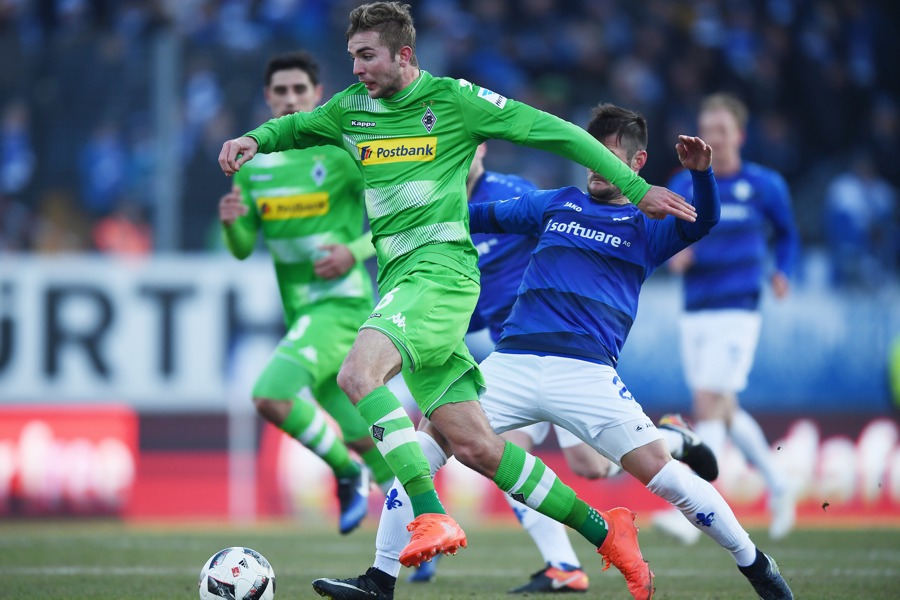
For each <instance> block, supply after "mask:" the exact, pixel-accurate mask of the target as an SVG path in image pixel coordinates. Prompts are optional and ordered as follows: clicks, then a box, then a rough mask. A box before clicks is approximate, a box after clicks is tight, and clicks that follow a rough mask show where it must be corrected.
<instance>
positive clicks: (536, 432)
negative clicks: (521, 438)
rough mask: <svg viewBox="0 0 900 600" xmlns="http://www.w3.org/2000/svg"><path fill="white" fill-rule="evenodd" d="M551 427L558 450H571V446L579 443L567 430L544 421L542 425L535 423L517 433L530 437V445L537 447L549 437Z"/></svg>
mask: <svg viewBox="0 0 900 600" xmlns="http://www.w3.org/2000/svg"><path fill="white" fill-rule="evenodd" d="M551 427H552V428H553V431H555V432H556V441H557V442H559V447H560V448H563V449H565V448H571V447H572V446H577V445H578V444H580V443H581V440H580V439H578V438H577V437H576V436H575V435H574V434H572V433H570V432H569V431H568V430H566V429H563V428H562V427H560V426H559V425H553V424H551V423H547V422H546V421H544V422H543V423H535V424H534V425H528V426H527V427H522V428H521V429H519V430H518V431H519V433H524V434H525V435H527V436H528V437H530V438H531V441H532V443H533V444H534V445H535V446H537V445H538V444H540V443H542V442H543V441H544V440H546V439H547V435H549V433H550V428H551Z"/></svg>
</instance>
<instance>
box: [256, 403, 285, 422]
mask: <svg viewBox="0 0 900 600" xmlns="http://www.w3.org/2000/svg"><path fill="white" fill-rule="evenodd" d="M253 406H254V407H255V408H256V412H257V414H258V415H259V416H260V417H262V418H263V419H265V420H266V421H268V422H270V423H273V424H274V425H281V424H282V423H284V420H285V419H286V418H287V416H288V413H289V412H290V408H291V403H290V402H287V401H286V400H271V399H269V398H259V397H254V398H253Z"/></svg>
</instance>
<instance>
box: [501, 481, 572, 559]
mask: <svg viewBox="0 0 900 600" xmlns="http://www.w3.org/2000/svg"><path fill="white" fill-rule="evenodd" d="M503 497H504V498H506V501H507V502H508V503H509V507H510V508H511V509H512V510H513V512H514V513H516V517H518V519H519V522H520V523H521V524H522V527H524V528H525V531H527V532H528V535H530V536H531V539H533V540H534V543H535V545H537V547H538V551H540V553H541V556H542V557H543V558H544V562H545V563H549V564H550V565H551V566H554V567H556V568H557V569H562V568H563V564H562V563H566V564H567V565H569V566H570V567H580V566H581V563H580V562H579V560H578V556H576V555H575V550H574V549H573V548H572V543H571V542H570V541H569V536H568V535H567V534H566V527H565V525H563V524H562V523H559V522H557V521H554V520H553V519H551V518H550V517H548V516H546V515H542V514H541V513H539V512H538V511H536V510H534V509H533V508H529V507H527V506H525V505H524V504H522V503H521V502H518V501H516V500H513V499H512V496H510V495H509V494H503Z"/></svg>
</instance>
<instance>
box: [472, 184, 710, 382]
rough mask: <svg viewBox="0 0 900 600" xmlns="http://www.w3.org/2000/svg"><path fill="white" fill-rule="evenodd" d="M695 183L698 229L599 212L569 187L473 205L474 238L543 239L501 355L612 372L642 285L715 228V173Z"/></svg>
mask: <svg viewBox="0 0 900 600" xmlns="http://www.w3.org/2000/svg"><path fill="white" fill-rule="evenodd" d="M693 174H694V180H695V184H696V186H697V194H696V196H695V198H694V205H695V206H696V207H697V221H696V222H694V223H688V222H686V221H679V220H676V219H675V218H674V217H667V218H666V219H663V220H653V219H649V218H647V217H646V216H645V215H644V214H643V213H642V212H641V211H640V210H638V209H637V208H636V207H635V206H633V205H631V204H627V205H619V204H605V203H599V202H596V201H594V200H592V199H591V197H590V196H588V195H587V194H586V193H584V192H582V191H581V190H579V189H578V188H574V187H567V188H562V189H559V190H550V191H536V192H528V193H527V194H525V195H523V196H522V197H521V198H519V199H518V200H514V201H501V202H489V203H484V204H476V205H470V206H469V215H470V216H469V218H470V227H471V230H472V231H473V232H484V231H494V232H499V233H519V234H535V233H537V234H539V236H540V238H539V240H538V244H537V247H536V248H535V250H534V252H533V253H532V255H531V261H530V262H529V263H528V267H527V268H526V269H525V275H524V277H523V280H522V285H521V287H520V289H519V294H518V297H517V299H516V303H515V305H514V306H513V309H512V313H511V314H510V316H509V318H508V319H507V320H506V323H505V324H504V326H503V335H502V337H501V338H500V343H499V344H498V345H497V350H498V351H500V352H527V353H530V354H542V355H543V354H552V355H557V356H568V357H574V358H579V359H583V360H588V361H592V362H599V363H602V364H607V365H611V366H615V364H616V362H617V361H618V358H619V352H620V351H621V349H622V345H623V344H624V343H625V338H626V337H628V332H629V331H630V330H631V324H632V323H633V322H634V317H635V315H636V314H637V308H638V295H639V294H640V290H641V285H642V284H643V283H644V281H645V280H646V279H647V277H649V276H650V274H651V273H652V272H653V271H654V270H655V269H656V268H657V267H658V266H659V265H661V264H662V263H663V262H665V261H666V260H668V259H669V258H670V257H671V256H672V255H673V254H675V253H676V252H678V251H680V250H682V249H684V248H686V247H687V246H688V245H690V244H691V243H692V242H694V241H696V240H698V239H700V238H701V237H703V236H704V235H706V233H707V232H708V231H709V230H710V228H712V226H713V225H715V223H716V221H717V220H718V216H719V200H718V193H717V191H716V180H715V177H714V176H713V174H712V169H708V170H707V171H703V172H694V173H693Z"/></svg>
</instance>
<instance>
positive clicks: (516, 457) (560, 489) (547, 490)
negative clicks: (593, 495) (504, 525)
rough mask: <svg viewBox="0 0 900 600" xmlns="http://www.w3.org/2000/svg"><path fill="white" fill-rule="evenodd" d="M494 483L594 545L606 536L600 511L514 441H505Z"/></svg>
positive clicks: (604, 524) (597, 544) (598, 543)
mask: <svg viewBox="0 0 900 600" xmlns="http://www.w3.org/2000/svg"><path fill="white" fill-rule="evenodd" d="M523 474H524V475H525V477H524V478H523V477H522V475H523ZM520 481H521V483H519V484H518V485H516V484H517V483H518V482H520ZM494 483H496V484H497V487H499V488H500V489H501V490H503V491H504V492H507V493H508V494H510V495H511V496H512V497H513V498H514V499H516V500H518V501H519V502H521V503H522V504H526V505H528V506H530V507H531V508H533V509H535V510H536V511H538V512H539V513H541V514H544V515H547V516H548V517H550V518H551V519H554V520H555V521H559V522H560V523H563V524H565V525H568V526H569V527H571V528H572V529H574V530H575V531H577V532H578V533H580V534H581V535H583V536H584V537H585V539H587V540H588V541H589V542H590V543H592V544H593V545H594V546H596V547H598V548H599V547H600V544H602V543H603V540H604V539H606V532H607V530H606V523H605V522H604V521H603V519H602V518H601V517H600V513H598V512H597V511H596V510H595V509H593V508H591V507H590V506H589V505H588V504H586V503H585V502H584V501H583V500H581V499H580V498H578V496H576V495H575V490H573V489H572V488H570V487H569V486H567V485H566V484H564V483H563V482H562V481H560V480H559V478H558V477H557V476H556V473H554V472H553V471H552V470H551V469H550V468H548V467H547V465H545V464H544V462H543V461H542V460H541V459H539V458H538V457H536V456H534V455H532V454H528V453H527V452H525V451H524V450H522V449H521V448H519V447H518V446H516V445H515V444H512V443H510V442H506V447H505V448H504V449H503V457H502V458H501V459H500V466H499V467H497V473H496V474H495V475H494Z"/></svg>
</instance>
